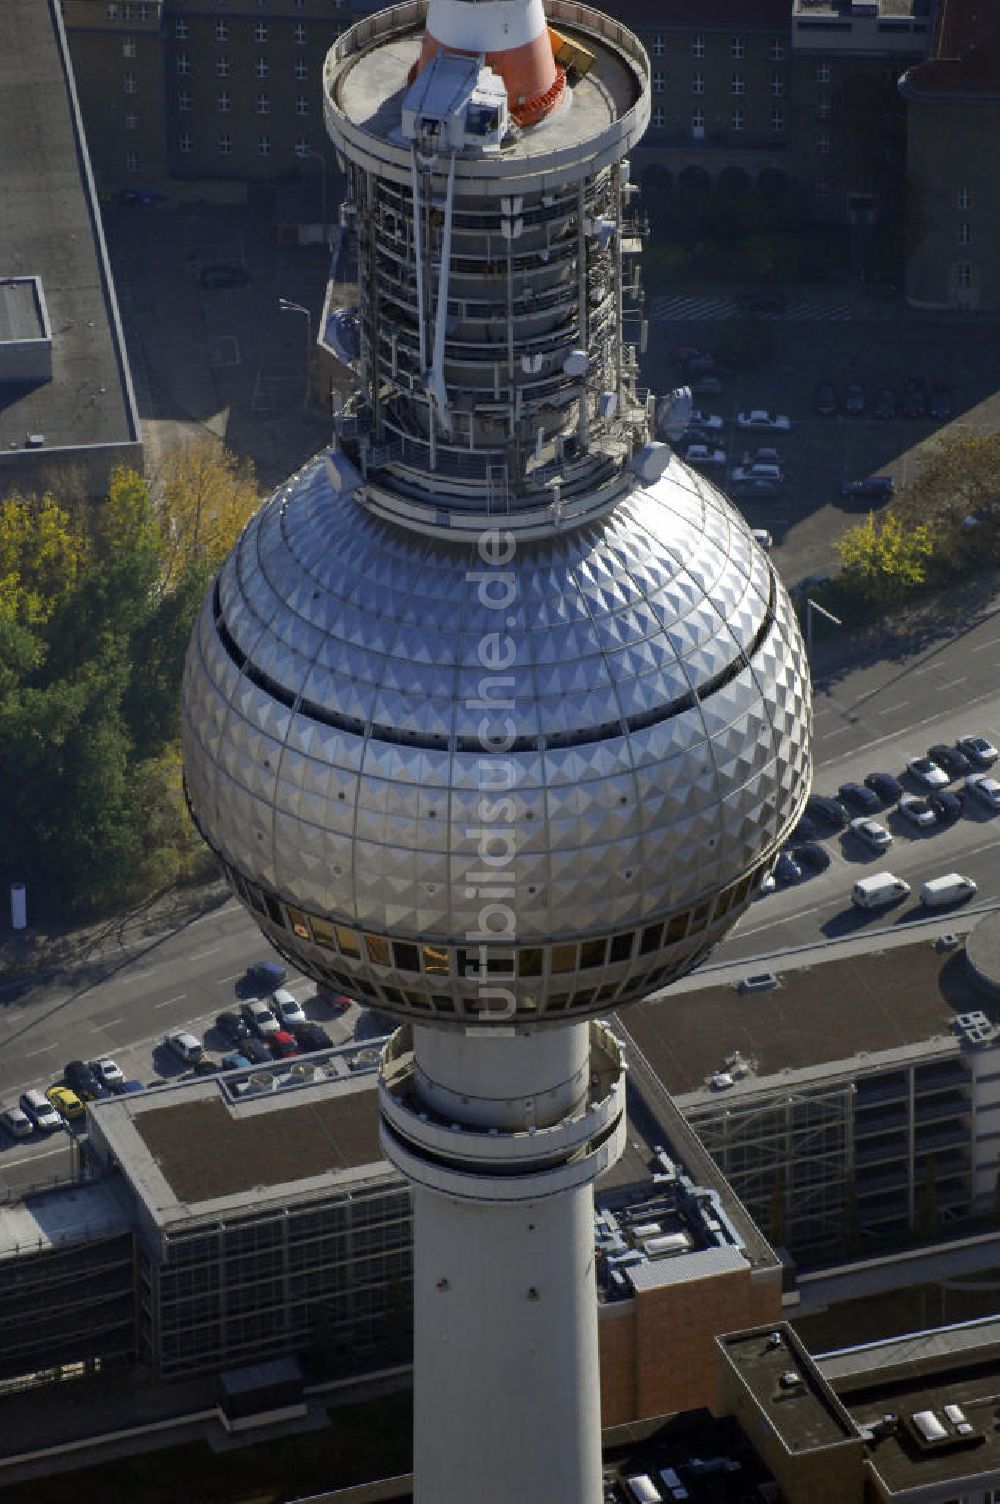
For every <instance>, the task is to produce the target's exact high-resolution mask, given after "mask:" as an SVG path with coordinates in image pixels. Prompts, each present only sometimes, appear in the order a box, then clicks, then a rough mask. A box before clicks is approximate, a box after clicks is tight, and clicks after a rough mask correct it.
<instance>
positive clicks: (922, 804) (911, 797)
mask: <svg viewBox="0 0 1000 1504" xmlns="http://www.w3.org/2000/svg"><path fill="white" fill-rule="evenodd" d="M897 807H898V809H899V813H900V814H901V815H902V816H903V818H904V819H906V820H909V822H910V824H911V825H915V826H916V827H917V829H918V830H929V829H931V828H932V827H933V826H935V825H936V824H937V815H935V813H934V811H933V809H932V808H931V806H930V801H929V800H927V799H920V798H918V797H917V795H916V794H901V795H900V797H899V804H898V806H897Z"/></svg>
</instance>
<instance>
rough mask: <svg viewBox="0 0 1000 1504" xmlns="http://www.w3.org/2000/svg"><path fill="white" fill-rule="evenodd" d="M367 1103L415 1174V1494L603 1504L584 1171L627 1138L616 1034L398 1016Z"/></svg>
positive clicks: (455, 1499)
mask: <svg viewBox="0 0 1000 1504" xmlns="http://www.w3.org/2000/svg"><path fill="white" fill-rule="evenodd" d="M380 1101H381V1107H382V1145H383V1149H384V1150H385V1153H386V1155H387V1157H388V1158H389V1160H390V1161H391V1162H392V1163H393V1164H395V1165H396V1167H397V1168H398V1169H399V1170H401V1171H402V1173H403V1174H404V1175H405V1176H406V1177H407V1179H408V1180H410V1182H411V1183H412V1184H413V1187H414V1246H415V1263H414V1288H413V1297H414V1301H413V1303H414V1389H415V1401H414V1404H415V1409H414V1475H415V1484H416V1487H415V1499H416V1501H417V1504H460V1501H466V1500H467V1499H468V1498H469V1492H470V1489H472V1490H474V1494H475V1497H476V1499H477V1500H478V1501H480V1504H507V1501H509V1500H510V1498H511V1497H512V1490H513V1491H514V1493H516V1497H517V1498H518V1499H519V1500H522V1501H524V1504H545V1501H548V1500H551V1499H552V1498H566V1499H572V1500H573V1501H574V1504H577V1501H578V1504H600V1499H601V1422H600V1370H599V1365H598V1351H597V1298H596V1286H595V1277H594V1229H593V1213H594V1201H593V1190H592V1185H593V1181H594V1180H595V1179H596V1178H597V1176H598V1175H600V1174H601V1173H602V1172H603V1171H604V1170H606V1169H607V1168H609V1166H610V1165H611V1164H613V1163H614V1162H615V1160H616V1159H617V1158H618V1156H619V1155H620V1153H621V1151H622V1148H623V1146H624V1134H625V1116H624V1082H623V1067H622V1060H621V1055H620V1052H619V1049H618V1045H617V1043H616V1041H615V1040H614V1038H613V1037H612V1035H611V1034H610V1033H609V1032H608V1030H607V1029H606V1028H605V1027H604V1026H603V1025H601V1024H597V1023H591V1024H584V1023H579V1024H571V1025H568V1026H567V1027H565V1028H561V1029H553V1030H548V1031H547V1032H545V1033H544V1034H540V1033H537V1032H535V1031H531V1030H520V1031H518V1032H517V1034H515V1035H512V1036H510V1037H498V1036H496V1035H492V1036H486V1035H482V1034H479V1035H476V1034H472V1035H464V1034H461V1033H458V1032H445V1031H443V1030H431V1029H426V1028H415V1029H412V1030H411V1029H410V1028H405V1029H401V1030H399V1031H398V1032H397V1033H396V1034H395V1035H394V1036H393V1038H392V1040H391V1041H390V1043H389V1045H388V1046H387V1048H386V1050H385V1053H384V1056H383V1062H382V1075H381V1080H380Z"/></svg>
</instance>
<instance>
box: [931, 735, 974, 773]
mask: <svg viewBox="0 0 1000 1504" xmlns="http://www.w3.org/2000/svg"><path fill="white" fill-rule="evenodd" d="M927 756H928V757H929V758H931V760H932V761H933V762H936V763H937V765H938V767H939V768H944V770H945V772H946V773H948V774H950V776H951V777H952V778H964V777H965V775H966V774H967V773H972V772H974V771H975V769H974V765H973V762H972V758H971V757H969V756H967V755H966V753H964V752H963V751H962V749H961V747H949V746H948V745H947V743H946V742H935V743H934V745H933V747H928V748H927Z"/></svg>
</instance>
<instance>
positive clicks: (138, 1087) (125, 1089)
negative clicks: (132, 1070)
mask: <svg viewBox="0 0 1000 1504" xmlns="http://www.w3.org/2000/svg"><path fill="white" fill-rule="evenodd" d="M145 1090H146V1088H145V1087H144V1086H143V1084H142V1082H141V1081H137V1080H136V1078H135V1076H129V1078H128V1080H127V1081H123V1082H122V1096H131V1095H132V1093H133V1092H137V1091H145Z"/></svg>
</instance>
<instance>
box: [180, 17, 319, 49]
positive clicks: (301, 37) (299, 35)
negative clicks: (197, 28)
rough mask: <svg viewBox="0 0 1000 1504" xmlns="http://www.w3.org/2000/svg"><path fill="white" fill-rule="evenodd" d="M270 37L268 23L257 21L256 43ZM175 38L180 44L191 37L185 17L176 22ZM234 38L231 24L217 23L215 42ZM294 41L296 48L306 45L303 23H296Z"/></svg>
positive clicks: (255, 28) (293, 32) (255, 24)
mask: <svg viewBox="0 0 1000 1504" xmlns="http://www.w3.org/2000/svg"><path fill="white" fill-rule="evenodd" d="M236 30H237V32H238V31H239V28H238V27H237V28H236ZM268 35H269V33H268V24H267V22H266V21H255V22H254V26H253V39H254V41H255V42H266V41H267V40H268ZM174 36H175V38H176V39H177V41H178V42H186V41H188V40H189V38H190V36H191V28H190V26H189V25H188V22H187V20H186V19H185V18H184V17H183V16H179V17H178V18H177V20H176V21H175V22H174ZM232 37H233V28H232V27H231V26H230V24H229V22H228V21H216V23H215V40H216V41H217V42H228V41H231V40H232ZM292 41H293V42H294V43H295V45H296V47H304V46H305V45H306V28H305V27H304V26H303V24H302V22H301V21H296V23H295V25H294V26H293V27H292Z"/></svg>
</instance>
